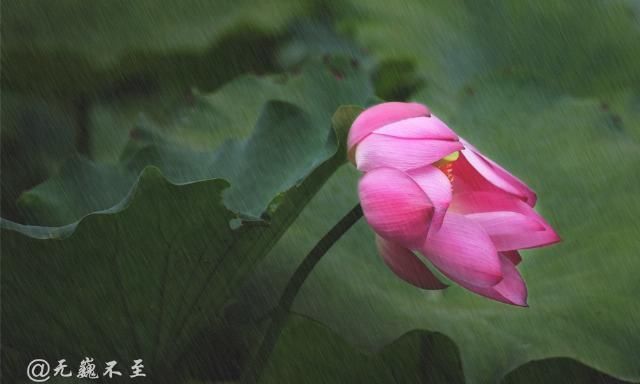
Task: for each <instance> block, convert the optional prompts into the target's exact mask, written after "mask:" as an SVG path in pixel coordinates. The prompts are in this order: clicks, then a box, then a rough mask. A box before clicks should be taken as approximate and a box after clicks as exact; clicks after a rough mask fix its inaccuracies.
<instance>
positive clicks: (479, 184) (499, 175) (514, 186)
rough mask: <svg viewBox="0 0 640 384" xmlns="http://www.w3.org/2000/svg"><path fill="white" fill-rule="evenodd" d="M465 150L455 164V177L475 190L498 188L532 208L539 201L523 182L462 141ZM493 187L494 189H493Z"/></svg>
mask: <svg viewBox="0 0 640 384" xmlns="http://www.w3.org/2000/svg"><path fill="white" fill-rule="evenodd" d="M460 141H461V142H462V143H463V144H464V146H465V149H464V150H462V151H461V155H462V156H460V158H459V159H458V160H457V161H456V162H455V163H454V167H455V168H454V175H455V176H456V177H459V178H460V179H461V181H463V182H464V183H466V185H467V187H468V188H470V189H474V190H492V189H493V188H497V189H498V190H502V191H504V192H506V193H509V194H512V195H514V196H517V197H518V198H520V199H522V200H524V201H525V202H527V204H529V205H530V206H532V207H533V206H534V205H535V203H536V200H537V197H536V194H535V192H534V191H533V190H531V188H529V187H528V186H527V185H526V184H525V183H524V182H522V180H520V179H518V178H517V177H515V176H514V175H512V174H511V173H509V172H508V171H507V170H505V169H504V168H502V167H501V166H500V165H498V164H497V163H496V162H494V161H493V160H491V159H489V158H488V157H486V156H484V155H483V154H481V153H480V152H479V151H478V150H477V149H476V148H475V147H474V146H472V145H471V144H469V143H467V142H466V141H465V140H463V139H460ZM492 187H493V188H492Z"/></svg>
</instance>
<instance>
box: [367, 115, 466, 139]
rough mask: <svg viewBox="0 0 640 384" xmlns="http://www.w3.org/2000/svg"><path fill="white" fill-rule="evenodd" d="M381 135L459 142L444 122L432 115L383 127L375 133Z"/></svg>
mask: <svg viewBox="0 0 640 384" xmlns="http://www.w3.org/2000/svg"><path fill="white" fill-rule="evenodd" d="M374 132H375V133H377V134H380V135H387V136H394V137H400V138H404V139H440V140H450V141H458V135H456V134H455V132H453V131H452V130H451V129H450V128H449V127H447V125H446V124H445V123H443V122H442V120H440V119H438V118H437V117H435V116H433V115H431V116H430V117H427V116H419V117H412V118H409V119H404V120H400V121H396V122H394V123H391V124H387V125H383V126H382V127H380V128H378V129H376V130H375V131H374Z"/></svg>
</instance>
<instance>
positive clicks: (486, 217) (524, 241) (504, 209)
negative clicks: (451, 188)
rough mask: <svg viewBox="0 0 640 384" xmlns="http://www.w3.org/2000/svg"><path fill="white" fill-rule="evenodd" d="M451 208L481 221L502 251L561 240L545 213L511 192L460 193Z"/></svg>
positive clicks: (477, 221)
mask: <svg viewBox="0 0 640 384" xmlns="http://www.w3.org/2000/svg"><path fill="white" fill-rule="evenodd" d="M451 210H452V211H455V212H459V213H464V214H465V216H466V217H467V218H469V219H471V220H473V221H475V222H476V223H478V224H480V225H481V226H482V228H484V230H485V231H486V232H487V233H488V234H489V236H490V237H491V240H492V241H493V243H494V245H495V246H496V249H497V250H499V251H509V250H515V249H524V248H535V247H541V246H544V245H549V244H553V243H557V242H558V241H560V237H559V236H558V235H557V234H556V232H555V231H554V230H553V228H551V226H550V225H549V224H548V223H547V222H546V221H545V220H544V219H543V218H542V216H540V215H539V214H538V213H537V212H536V211H534V210H533V208H531V207H530V206H529V205H527V204H526V203H524V202H523V201H521V200H519V199H517V198H515V197H512V196H509V195H504V194H498V193H492V192H471V193H469V192H467V193H461V194H456V195H455V196H454V199H453V201H452V203H451Z"/></svg>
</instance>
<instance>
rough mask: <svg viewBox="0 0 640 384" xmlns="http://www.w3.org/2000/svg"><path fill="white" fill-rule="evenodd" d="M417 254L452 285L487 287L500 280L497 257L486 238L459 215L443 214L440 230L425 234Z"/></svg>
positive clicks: (498, 259)
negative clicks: (455, 283)
mask: <svg viewBox="0 0 640 384" xmlns="http://www.w3.org/2000/svg"><path fill="white" fill-rule="evenodd" d="M421 251H422V253H423V254H424V255H425V256H426V257H427V258H428V259H429V260H430V261H431V262H432V263H433V265H435V266H436V267H437V268H438V269H439V270H440V271H442V273H444V274H445V275H446V276H447V277H449V278H450V279H451V280H453V281H455V282H458V283H461V284H462V283H466V284H471V285H474V286H482V287H490V286H493V285H495V284H497V283H498V282H499V281H500V280H501V279H502V270H501V267H500V258H499V257H498V252H497V251H496V248H495V247H494V246H493V242H492V241H491V239H490V238H489V235H487V233H486V232H485V231H484V230H483V229H482V227H481V226H480V225H479V224H477V223H475V222H474V221H472V220H469V219H467V218H466V217H464V216H463V215H460V214H456V213H451V212H447V214H446V215H445V218H444V222H443V223H442V228H440V230H439V231H437V232H435V233H430V234H429V237H428V238H427V240H426V241H425V243H424V245H423V247H422V249H421Z"/></svg>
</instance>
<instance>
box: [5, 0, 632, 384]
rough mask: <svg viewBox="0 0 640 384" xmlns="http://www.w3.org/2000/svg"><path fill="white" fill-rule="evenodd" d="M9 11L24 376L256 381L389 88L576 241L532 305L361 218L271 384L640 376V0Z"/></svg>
mask: <svg viewBox="0 0 640 384" xmlns="http://www.w3.org/2000/svg"><path fill="white" fill-rule="evenodd" d="M1 11H2V13H1V15H2V27H1V28H2V31H1V32H2V41H1V60H2V67H1V69H2V89H1V91H2V99H1V102H2V103H1V123H2V143H1V150H2V152H1V155H2V158H1V160H2V162H1V172H2V179H1V192H2V195H1V203H2V218H3V219H2V263H1V278H2V280H1V284H2V287H1V288H2V303H1V305H2V325H1V326H2V338H1V347H2V348H1V358H2V379H3V382H4V381H6V382H9V383H14V382H16V383H22V382H29V381H28V379H27V377H26V375H25V372H26V366H27V364H28V362H29V361H30V360H32V359H34V358H46V359H47V360H49V361H50V362H55V361H56V360H59V359H62V358H65V359H67V360H68V361H69V362H70V364H71V366H72V368H73V369H76V368H77V363H79V361H80V360H81V359H82V358H83V357H85V356H91V357H94V358H95V359H96V361H97V362H98V366H99V367H100V368H99V369H102V366H103V365H102V363H103V362H104V361H108V360H118V361H119V362H121V364H122V368H125V369H126V366H130V365H131V364H132V363H131V361H132V360H133V359H136V358H142V359H144V362H145V368H146V370H147V373H148V378H147V380H148V381H149V382H154V383H156V382H160V383H161V382H167V383H197V384H202V383H216V382H236V381H238V380H239V377H240V375H241V374H242V372H243V371H244V370H245V369H246V364H247V361H248V357H249V356H251V354H252V353H253V351H255V349H256V347H257V346H258V345H259V343H260V340H261V338H262V335H263V333H264V331H265V329H266V327H267V326H268V324H269V322H270V318H271V315H272V312H271V309H272V308H273V307H274V305H275V304H276V302H277V300H278V297H279V295H280V293H281V291H282V289H283V287H284V285H285V284H286V282H287V280H288V278H289V277H290V276H291V274H292V272H293V270H294V269H295V267H296V266H297V265H298V264H299V263H300V261H301V260H302V258H303V257H304V256H305V254H306V253H307V252H308V251H309V250H310V249H311V248H312V247H313V245H314V244H315V242H316V241H317V240H318V239H320V237H321V236H322V235H323V234H324V233H325V232H326V231H328V230H329V229H330V228H331V227H332V226H333V225H334V224H335V223H336V222H337V221H338V220H339V219H340V217H342V216H343V215H344V214H345V213H346V212H347V211H348V210H349V209H351V207H353V205H355V204H356V203H357V195H356V185H357V180H358V177H359V175H358V173H357V172H356V171H355V169H354V168H353V166H352V165H350V164H345V154H344V138H345V135H346V132H347V130H348V128H349V126H350V124H351V122H352V121H353V119H354V118H355V116H356V115H357V113H359V111H361V108H363V107H366V106H368V105H371V104H372V103H376V102H379V101H381V100H414V101H419V102H422V103H425V104H427V105H428V106H429V107H430V108H431V109H432V111H433V112H434V113H435V114H437V115H438V116H439V117H441V118H442V119H443V120H444V121H446V122H447V123H448V124H449V125H450V126H451V127H452V128H453V129H454V130H456V132H458V133H459V134H460V135H461V136H463V137H465V138H466V139H468V140H469V141H471V142H472V143H474V144H475V145H476V146H477V147H478V148H479V149H481V150H482V151H483V152H484V153H486V154H488V155H489V156H490V157H492V158H493V159H495V160H496V161H498V162H500V163H501V164H503V165H504V166H505V167H506V168H508V169H509V170H511V171H512V172H513V173H515V174H516V175H518V176H519V177H520V178H522V179H523V180H524V181H526V182H527V183H528V184H529V185H531V186H532V187H533V188H534V189H535V190H536V192H537V193H538V196H539V205H538V210H539V211H540V212H541V213H542V214H543V215H544V216H545V217H546V218H547V219H548V220H549V221H550V222H551V224H552V225H553V226H554V228H556V230H557V231H558V233H559V234H560V236H561V237H562V238H563V242H562V243H560V244H558V245H555V246H553V247H549V248H544V249H539V250H534V251H525V252H523V257H524V261H523V263H522V264H521V265H520V270H521V272H522V274H523V276H524V278H525V280H526V281H527V285H528V287H529V305H530V307H529V308H526V309H522V308H515V307H511V306H506V305H503V304H500V303H495V302H492V301H489V300H486V299H484V298H481V297H479V296H476V295H474V294H472V293H470V292H468V291H465V290H463V289H461V288H459V287H456V286H452V287H450V288H448V289H447V290H445V291H442V292H428V291H422V290H419V289H417V288H415V287H412V286H410V285H408V284H406V283H404V282H403V281H402V280H400V279H398V278H397V277H396V276H395V275H393V273H392V272H390V271H389V270H388V269H387V268H386V267H385V266H384V264H383V262H382V261H381V259H380V258H379V257H378V256H377V254H376V250H375V246H374V245H373V233H372V231H371V230H370V229H369V228H368V227H367V226H366V223H365V222H364V221H361V222H359V223H358V224H357V225H356V226H355V227H354V228H353V229H351V230H350V231H349V232H348V233H347V234H346V235H345V236H344V237H343V238H342V239H341V240H340V241H339V242H338V243H337V244H336V245H335V246H334V247H333V248H332V249H331V250H330V251H329V252H328V253H327V254H326V255H325V257H324V258H323V259H322V261H321V262H320V264H319V265H318V266H317V267H316V269H315V270H314V271H313V273H312V275H311V276H310V278H309V280H308V281H307V282H306V283H305V285H304V286H303V288H302V290H301V291H300V293H299V295H298V297H297V299H296V301H295V303H294V306H293V309H292V312H291V313H290V314H289V317H288V320H287V323H286V327H285V329H284V331H283V333H282V335H281V337H280V338H279V340H278V342H277V344H276V347H275V350H274V352H273V354H272V355H271V357H270V359H269V361H268V362H267V366H266V370H265V371H264V374H263V375H262V377H261V379H260V382H261V383H343V382H344V383H352V382H354V383H372V382H375V383H377V382H379V383H463V382H464V383H498V382H504V383H539V382H550V383H555V382H562V383H565V382H575V383H618V382H640V304H639V303H638V299H637V297H638V294H639V293H640V279H639V278H638V271H640V257H639V256H638V252H639V251H640V220H638V216H639V215H640V199H639V198H638V196H640V2H638V1H632V0H620V1H617V0H612V1H597V0H588V1H577V0H576V1H565V2H557V1H556V2H554V1H547V0H545V1H486V2H477V1H462V0H461V1H450V2H441V1H418V0H415V1H414V0H401V1H398V2H389V1H379V0H372V1H367V2H356V1H310V0H307V1H297V2H291V1H284V0H276V1H270V2H257V1H244V0H241V1H238V0H235V1H215V2H207V1H198V0H188V1H180V2H178V1H168V0H157V1H151V0H145V1H143V0H139V1H93V2H86V1H80V0H61V1H56V2H45V1H37V0H26V1H17V0H16V1H3V2H2V10H1ZM74 364H75V365H76V366H74ZM100 373H101V372H100ZM121 381H122V382H130V381H127V380H126V378H125V379H123V380H121ZM136 381H140V382H143V380H140V379H136ZM52 382H53V380H52ZM58 382H61V383H62V382H65V380H63V379H61V380H58ZM103 382H118V380H107V379H104V380H103Z"/></svg>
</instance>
